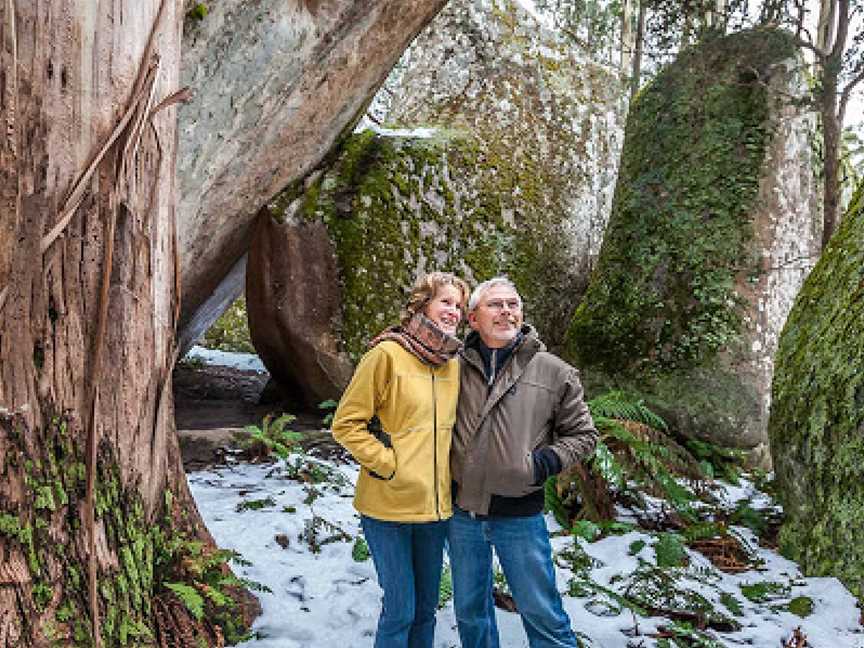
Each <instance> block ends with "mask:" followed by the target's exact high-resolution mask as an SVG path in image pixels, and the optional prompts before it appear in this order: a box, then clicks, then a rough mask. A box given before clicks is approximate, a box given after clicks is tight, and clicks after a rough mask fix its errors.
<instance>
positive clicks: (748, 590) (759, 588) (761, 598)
mask: <svg viewBox="0 0 864 648" xmlns="http://www.w3.org/2000/svg"><path fill="white" fill-rule="evenodd" d="M740 587H741V593H742V594H743V595H744V598H746V599H747V600H749V601H752V602H753V603H765V602H767V601H770V600H772V599H777V598H782V597H784V596H787V595H788V594H789V586H788V585H784V584H783V583H778V582H776V581H762V582H760V583H754V584H753V585H740Z"/></svg>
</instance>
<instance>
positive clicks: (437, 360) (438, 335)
mask: <svg viewBox="0 0 864 648" xmlns="http://www.w3.org/2000/svg"><path fill="white" fill-rule="evenodd" d="M385 340H392V341H394V342H396V343H397V344H399V345H400V346H401V347H402V348H404V349H405V350H406V351H408V352H409V353H413V354H414V355H415V356H417V358H418V359H419V360H420V361H422V362H425V363H426V364H430V365H432V366H433V367H438V366H440V365H442V364H444V363H445V362H447V361H448V360H450V359H451V358H452V357H454V356H455V355H456V354H457V353H458V352H459V349H460V348H462V343H461V342H460V341H459V340H457V339H456V338H455V337H453V336H452V335H448V334H447V333H445V332H444V331H442V330H441V329H440V328H438V326H437V325H436V324H435V322H433V321H432V320H430V319H429V318H428V317H426V316H425V315H423V313H415V315H414V317H412V318H411V319H410V320H408V322H407V323H406V324H405V325H404V326H391V327H389V328H386V329H384V330H383V331H381V333H379V334H378V335H377V336H375V338H373V339H372V341H371V342H370V343H369V347H370V348H372V347H374V346H375V345H376V344H380V343H381V342H384V341H385Z"/></svg>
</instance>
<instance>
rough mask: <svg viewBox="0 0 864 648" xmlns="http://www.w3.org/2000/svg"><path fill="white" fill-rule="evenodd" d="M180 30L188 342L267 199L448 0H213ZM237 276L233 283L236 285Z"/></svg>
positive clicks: (304, 167)
mask: <svg viewBox="0 0 864 648" xmlns="http://www.w3.org/2000/svg"><path fill="white" fill-rule="evenodd" d="M206 5H207V9H208V11H207V13H206V16H204V17H203V19H193V18H189V19H187V21H186V27H185V33H184V35H183V60H182V73H181V84H182V85H185V86H188V87H189V88H190V89H191V90H192V92H193V98H192V100H191V101H190V102H188V103H186V104H184V105H183V106H182V108H181V109H180V112H179V149H178V157H177V174H178V181H179V185H180V200H179V205H178V206H177V216H178V229H179V232H178V235H179V240H180V249H181V251H182V255H181V281H182V289H183V304H182V312H181V322H180V329H181V332H180V335H181V340H182V341H183V342H184V344H185V346H186V347H188V346H189V345H190V344H191V343H192V341H193V340H194V339H195V338H196V337H198V336H199V335H200V334H201V333H203V332H204V331H205V330H206V329H207V327H208V326H209V324H210V323H212V322H213V321H215V319H216V318H217V317H218V316H219V314H220V313H221V312H222V309H224V306H225V303H224V300H219V299H217V300H211V301H207V300H208V297H210V295H212V294H213V292H214V291H215V290H216V288H217V286H219V285H220V284H222V282H223V280H224V279H225V278H226V276H228V275H229V273H230V272H231V270H232V268H235V267H236V264H237V262H238V260H239V259H240V258H241V257H242V256H243V255H244V254H245V253H246V251H247V249H248V245H249V242H250V238H251V233H252V230H251V226H252V222H253V220H254V217H255V215H256V214H257V212H258V210H259V209H260V208H261V206H262V205H263V204H265V203H266V202H267V201H268V200H270V199H271V198H272V197H273V196H275V195H276V194H277V193H279V191H281V190H282V189H283V188H284V187H285V186H286V185H288V184H290V183H292V182H296V181H298V180H300V179H302V178H303V177H304V176H305V175H307V174H308V173H309V172H310V171H311V170H312V169H313V168H314V167H315V165H317V164H318V163H319V162H320V161H321V160H322V159H323V157H324V156H325V155H326V154H327V152H328V151H330V150H331V148H332V147H333V146H334V145H335V144H336V143H337V142H338V140H339V137H340V135H341V134H343V133H344V132H345V130H346V128H347V129H349V130H350V127H351V126H352V125H353V123H354V121H355V119H356V118H357V117H358V116H359V115H361V114H362V113H363V112H364V109H365V107H366V105H367V103H368V102H369V100H370V98H371V97H372V96H373V95H374V93H375V91H376V90H377V89H378V87H379V86H380V84H381V83H382V82H383V80H384V79H385V77H386V76H387V74H388V73H389V71H390V69H391V68H392V67H393V64H394V63H395V62H396V61H397V60H398V58H399V56H400V55H401V54H402V52H403V51H404V49H405V47H406V46H407V45H408V43H410V42H411V40H412V39H413V38H414V36H415V35H416V34H417V32H418V31H419V30H420V28H421V27H422V26H424V25H425V24H426V23H427V22H428V21H429V20H430V19H431V18H432V17H433V16H434V15H435V14H436V13H437V12H438V11H439V10H440V8H441V7H442V6H443V5H444V0H412V2H402V1H401V0H303V1H299V2H298V1H296V0H274V1H272V2H261V1H252V2H248V1H246V0H214V1H213V2H208V3H206ZM239 285H241V284H240V283H239V282H237V281H236V275H235V276H233V277H229V278H228V285H227V287H226V288H225V289H224V290H227V291H229V292H230V291H234V292H236V291H237V288H238V286H239Z"/></svg>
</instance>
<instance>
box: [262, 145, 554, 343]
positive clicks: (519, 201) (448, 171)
mask: <svg viewBox="0 0 864 648" xmlns="http://www.w3.org/2000/svg"><path fill="white" fill-rule="evenodd" d="M519 163H520V161H519V160H516V161H513V160H506V161H505V160H496V161H495V163H494V164H490V163H489V159H488V147H486V146H484V144H483V143H482V142H480V141H478V140H477V139H476V138H474V137H472V136H471V135H470V134H460V133H441V134H439V135H438V136H436V137H434V138H429V139H420V138H410V137H409V138H406V137H390V136H382V135H380V134H376V133H374V132H371V131H365V132H362V133H359V134H356V135H353V136H352V137H350V138H349V139H348V140H347V141H346V143H345V145H344V147H343V150H342V154H341V155H340V157H339V158H338V159H337V160H336V162H335V164H334V165H333V167H332V168H331V169H330V170H329V171H327V172H326V173H324V174H323V175H321V176H320V177H319V178H318V179H317V180H316V181H315V182H314V183H313V184H312V185H311V186H310V187H309V188H308V189H307V191H306V192H305V194H304V195H303V197H302V198H300V199H299V200H300V203H301V205H302V206H301V207H300V208H299V210H298V209H297V208H296V204H297V203H295V202H293V201H292V202H290V205H295V208H294V209H295V213H296V215H297V216H300V217H302V218H303V219H305V220H306V221H315V222H323V223H325V224H326V226H327V228H328V229H329V231H330V234H331V237H332V240H333V241H334V244H335V248H336V257H337V261H338V266H339V276H340V282H341V289H342V302H341V321H340V323H339V326H338V336H339V338H340V340H341V341H342V343H343V344H344V346H345V349H346V350H347V351H348V352H349V353H350V354H351V356H352V357H353V358H354V359H355V360H356V359H357V358H358V357H359V355H361V354H362V353H363V351H364V350H365V349H366V344H367V343H368V341H369V339H371V337H373V336H374V335H375V334H376V333H377V332H379V331H380V330H381V329H382V328H384V327H385V326H387V325H389V324H391V323H394V322H396V321H398V316H399V309H400V307H401V305H402V304H403V303H404V301H405V298H406V296H407V289H408V287H410V285H411V283H412V282H413V280H414V278H415V277H416V276H417V275H418V274H420V273H422V272H426V271H430V270H433V269H443V270H449V271H453V272H456V273H457V274H460V275H462V276H465V277H467V278H468V279H469V280H472V281H477V280H482V279H486V278H489V277H491V276H494V275H496V274H500V273H505V274H508V275H509V276H511V277H512V278H513V279H514V281H515V282H516V284H517V285H518V286H519V288H520V291H521V292H522V294H523V296H524V297H525V301H526V305H527V309H528V312H529V313H531V314H533V315H534V317H532V319H533V320H534V321H535V322H537V323H538V325H539V326H540V327H542V329H544V330H545V331H546V332H549V331H551V330H553V329H554V320H555V317H556V315H557V317H558V318H559V321H560V318H561V317H562V315H561V307H562V304H561V300H560V296H561V295H562V294H565V293H566V290H567V288H568V286H569V283H570V282H569V281H568V277H569V276H570V275H569V272H568V271H569V267H570V266H569V257H568V255H567V250H566V246H562V245H561V244H560V238H559V236H558V235H557V233H556V229H557V227H556V225H557V222H556V219H552V218H549V212H548V210H547V205H546V204H545V199H543V198H541V197H539V196H538V195H537V194H532V193H530V192H529V191H527V190H526V188H527V187H528V186H530V185H533V184H534V183H537V182H541V183H542V182H543V179H542V175H541V174H542V170H538V169H534V168H530V170H527V171H526V170H524V169H521V168H519ZM284 209H287V208H286V207H285V206H284V204H279V203H274V205H273V206H272V208H271V213H272V214H273V215H274V216H276V217H280V214H281V215H282V216H283V217H284V214H285V211H280V210H284ZM560 218H564V217H563V216H562V217H560ZM547 277H548V278H551V279H547ZM539 278H543V280H542V281H540V280H539ZM563 306H564V307H565V308H566V306H567V304H564V305H563ZM564 317H566V315H565V316H564ZM558 330H561V328H560V327H559V329H558Z"/></svg>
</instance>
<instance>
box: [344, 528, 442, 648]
mask: <svg viewBox="0 0 864 648" xmlns="http://www.w3.org/2000/svg"><path fill="white" fill-rule="evenodd" d="M360 524H361V525H362V527H363V535H365V536H366V543H367V544H368V545H369V551H370V552H371V553H372V560H373V562H374V563H375V571H376V572H377V573H378V584H379V585H380V586H381V589H382V590H384V601H383V608H382V610H381V616H380V617H379V618H378V631H377V632H376V634H375V648H432V643H433V639H434V636H435V612H436V611H437V609H438V588H439V586H440V584H441V565H442V563H443V557H444V541H445V539H446V538H447V522H446V521H441V522H386V521H383V520H376V519H374V518H370V517H367V516H365V515H363V516H361V518H360Z"/></svg>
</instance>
